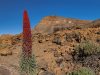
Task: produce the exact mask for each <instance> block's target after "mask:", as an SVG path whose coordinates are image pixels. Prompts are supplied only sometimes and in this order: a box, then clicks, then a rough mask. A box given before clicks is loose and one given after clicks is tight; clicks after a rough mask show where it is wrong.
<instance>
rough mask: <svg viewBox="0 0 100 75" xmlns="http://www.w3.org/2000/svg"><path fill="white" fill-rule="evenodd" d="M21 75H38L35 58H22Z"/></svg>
mask: <svg viewBox="0 0 100 75" xmlns="http://www.w3.org/2000/svg"><path fill="white" fill-rule="evenodd" d="M20 58H21V60H20V74H21V75H27V74H28V75H36V61H35V56H34V55H33V56H31V57H29V58H27V57H26V58H24V56H22V55H21V56H20Z"/></svg>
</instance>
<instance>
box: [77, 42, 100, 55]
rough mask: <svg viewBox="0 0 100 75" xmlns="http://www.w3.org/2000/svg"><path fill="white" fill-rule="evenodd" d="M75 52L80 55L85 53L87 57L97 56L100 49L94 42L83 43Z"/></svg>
mask: <svg viewBox="0 0 100 75" xmlns="http://www.w3.org/2000/svg"><path fill="white" fill-rule="evenodd" d="M75 52H76V53H77V54H80V52H84V54H86V55H91V54H97V53H99V52H100V47H99V45H98V44H96V43H94V42H92V41H85V42H81V43H80V44H79V45H77V46H76V47H75Z"/></svg>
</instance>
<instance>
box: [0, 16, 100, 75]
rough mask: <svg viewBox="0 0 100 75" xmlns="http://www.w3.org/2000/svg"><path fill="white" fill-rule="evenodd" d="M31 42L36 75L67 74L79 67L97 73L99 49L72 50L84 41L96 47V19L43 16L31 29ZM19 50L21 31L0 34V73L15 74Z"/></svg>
mask: <svg viewBox="0 0 100 75" xmlns="http://www.w3.org/2000/svg"><path fill="white" fill-rule="evenodd" d="M32 41H33V43H32V45H33V54H34V55H35V57H36V63H37V66H38V75H67V73H69V72H72V71H74V70H77V69H79V68H81V67H87V68H90V69H91V70H92V71H94V72H95V73H96V75H100V74H99V73H100V48H99V49H98V51H97V50H95V49H93V50H92V49H91V48H89V50H90V49H91V50H90V51H89V50H88V51H87V52H86V53H85V52H82V51H81V52H77V51H76V46H77V45H80V44H81V43H82V42H84V41H92V42H93V43H95V44H96V47H97V46H98V47H99V46H100V22H99V20H96V21H85V20H77V19H65V18H62V17H55V16H49V17H45V18H44V19H43V20H42V21H41V22H40V23H39V24H38V25H37V26H36V27H35V28H34V29H33V30H32ZM93 48H94V47H93ZM21 50H22V34H17V35H1V36H0V75H19V60H20V55H21ZM79 50H80V49H79Z"/></svg>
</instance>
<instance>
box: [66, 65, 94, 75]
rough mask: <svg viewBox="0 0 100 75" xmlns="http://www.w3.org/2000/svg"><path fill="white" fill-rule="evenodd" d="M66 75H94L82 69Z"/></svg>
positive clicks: (88, 70)
mask: <svg viewBox="0 0 100 75" xmlns="http://www.w3.org/2000/svg"><path fill="white" fill-rule="evenodd" d="M67 75H95V73H94V72H93V71H92V70H91V69H89V68H86V67H82V68H80V69H79V70H77V71H74V72H71V73H69V74H67Z"/></svg>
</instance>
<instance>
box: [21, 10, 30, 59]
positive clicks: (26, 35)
mask: <svg viewBox="0 0 100 75" xmlns="http://www.w3.org/2000/svg"><path fill="white" fill-rule="evenodd" d="M31 37H32V34H31V27H30V22H29V18H28V14H27V11H26V10H25V11H24V15H23V46H22V47H23V49H22V53H23V54H24V56H25V57H30V56H31V55H32V39H31Z"/></svg>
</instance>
